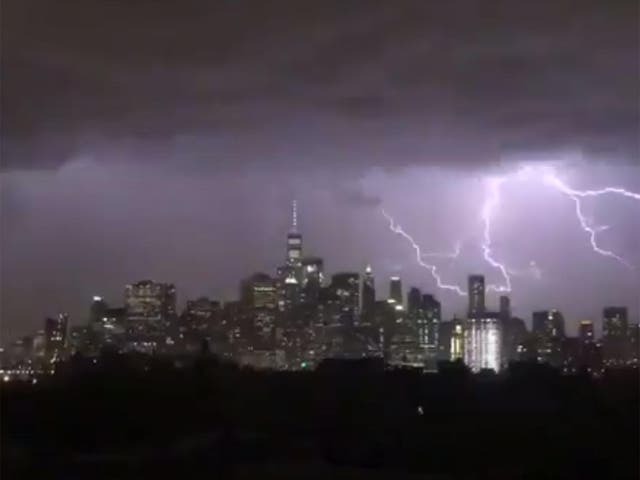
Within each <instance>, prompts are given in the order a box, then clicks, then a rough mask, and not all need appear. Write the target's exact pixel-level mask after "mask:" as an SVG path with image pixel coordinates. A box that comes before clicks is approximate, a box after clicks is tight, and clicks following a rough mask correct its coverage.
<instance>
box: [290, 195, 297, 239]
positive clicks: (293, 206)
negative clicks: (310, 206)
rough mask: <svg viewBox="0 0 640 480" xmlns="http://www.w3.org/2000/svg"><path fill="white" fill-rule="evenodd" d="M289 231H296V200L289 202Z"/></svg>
mask: <svg viewBox="0 0 640 480" xmlns="http://www.w3.org/2000/svg"><path fill="white" fill-rule="evenodd" d="M291 231H292V232H297V231H298V202H297V200H293V201H292V202H291Z"/></svg>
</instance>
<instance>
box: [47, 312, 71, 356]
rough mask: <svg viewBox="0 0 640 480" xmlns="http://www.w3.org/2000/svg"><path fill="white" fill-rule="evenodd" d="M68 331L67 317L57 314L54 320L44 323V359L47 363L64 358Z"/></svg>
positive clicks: (63, 314)
mask: <svg viewBox="0 0 640 480" xmlns="http://www.w3.org/2000/svg"><path fill="white" fill-rule="evenodd" d="M68 331H69V316H68V315H67V314H66V313H61V314H59V315H58V316H57V317H56V318H47V319H45V321H44V336H45V357H46V360H47V362H49V363H52V364H53V363H57V362H59V361H60V360H62V359H63V358H64V356H65V355H66V351H67V334H68Z"/></svg>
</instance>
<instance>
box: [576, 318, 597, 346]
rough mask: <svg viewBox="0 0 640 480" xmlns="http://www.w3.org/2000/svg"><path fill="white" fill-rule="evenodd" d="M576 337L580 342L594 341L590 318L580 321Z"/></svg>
mask: <svg viewBox="0 0 640 480" xmlns="http://www.w3.org/2000/svg"><path fill="white" fill-rule="evenodd" d="M578 338H579V339H580V343H582V344H587V343H592V342H594V341H595V334H594V330H593V322H592V321H591V320H582V321H581V322H580V327H579V330H578Z"/></svg>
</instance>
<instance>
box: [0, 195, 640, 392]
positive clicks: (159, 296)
mask: <svg viewBox="0 0 640 480" xmlns="http://www.w3.org/2000/svg"><path fill="white" fill-rule="evenodd" d="M468 282H469V285H468V287H469V288H468V291H469V296H468V311H467V315H466V317H465V318H457V317H454V318H453V319H451V320H448V321H443V320H442V314H441V305H440V302H439V301H438V300H437V299H436V298H435V297H434V296H433V295H431V294H428V293H425V294H423V293H422V292H421V291H420V290H419V289H418V288H415V287H413V288H410V289H409V291H408V292H407V294H406V297H405V295H404V293H403V286H402V280H401V279H400V277H397V276H394V277H391V278H390V280H389V285H388V298H386V299H378V297H379V295H376V282H375V278H374V274H373V271H372V269H371V267H370V266H367V267H366V269H365V270H364V272H363V273H362V274H360V273H359V272H344V273H336V274H334V275H332V276H331V278H330V279H329V281H327V279H326V278H325V274H324V267H323V261H322V259H321V258H317V257H306V256H304V255H303V241H302V235H301V234H300V233H299V232H298V231H297V226H296V220H295V204H294V221H293V225H292V228H291V231H290V232H289V234H288V235H287V240H286V257H285V262H284V264H283V265H282V266H280V267H278V268H277V270H276V272H275V274H274V275H269V274H266V273H256V274H254V275H251V276H250V277H249V278H246V279H245V280H243V281H242V282H241V284H240V298H239V300H237V301H228V302H224V303H221V302H218V301H215V300H211V299H209V298H205V297H203V298H198V299H194V300H188V301H187V302H186V306H185V308H184V310H183V311H182V312H178V310H177V308H176V289H175V287H174V285H172V284H166V283H157V282H153V281H149V280H144V281H140V282H137V283H133V284H131V285H127V286H126V287H125V290H124V298H123V300H124V306H118V307H112V306H110V305H109V304H108V303H107V302H106V301H105V300H104V299H103V298H102V297H98V296H96V297H93V301H92V302H91V305H90V308H89V318H88V321H87V322H86V323H85V324H84V325H76V326H71V325H70V324H69V318H68V316H67V315H65V314H60V315H58V316H57V317H56V318H47V319H46V320H45V324H44V330H41V331H38V332H36V333H35V334H34V335H31V336H27V337H24V338H22V339H20V340H18V341H16V342H14V343H13V344H11V345H10V346H8V347H7V348H6V349H3V352H2V354H3V357H2V375H3V377H4V379H5V380H7V379H10V378H11V377H12V376H20V375H29V374H33V373H38V372H40V373H43V372H46V373H49V372H52V371H54V370H55V366H56V364H57V363H58V362H60V361H62V360H64V359H65V358H68V357H69V356H71V355H74V354H81V355H83V356H86V357H96V358H97V357H98V356H100V355H101V354H103V353H104V352H105V351H112V352H120V353H126V352H138V353H145V354H154V355H174V356H184V355H187V356H189V355H198V354H200V353H202V352H206V351H211V352H214V353H215V354H216V355H218V356H220V357H222V358H227V359H229V360H233V361H235V362H237V363H239V364H242V365H250V366H253V367H255V368H270V369H281V370H298V369H311V368H314V367H315V366H316V365H318V363H319V362H321V361H322V360H324V359H327V358H352V359H357V358H363V357H369V358H370V357H374V358H379V359H381V360H383V361H384V363H385V364H387V365H389V366H395V367H417V368H422V369H424V370H426V371H435V370H436V369H437V365H438V363H439V362H441V361H455V360H461V361H463V362H464V363H465V364H466V365H467V366H469V368H470V369H471V370H472V371H475V372H478V371H481V370H487V369H488V370H493V371H496V372H497V371H499V370H500V369H501V368H504V367H505V366H506V365H507V364H508V363H509V362H511V361H521V360H525V361H536V362H543V363H549V364H550V365H552V366H554V367H557V368H559V369H562V370H563V371H564V372H566V373H574V372H578V371H582V370H586V371H590V372H592V373H594V374H598V373H599V372H601V371H602V370H603V369H604V368H613V367H622V366H628V365H637V363H638V350H639V348H638V341H639V338H640V329H639V327H638V325H637V324H634V325H630V324H629V322H628V318H627V310H626V308H624V307H607V308H605V309H604V311H603V335H602V337H601V339H600V340H596V337H595V334H594V326H593V323H592V322H591V321H587V320H585V321H582V322H581V323H580V329H579V334H578V336H577V337H569V336H567V335H566V334H565V325H564V318H563V316H562V314H561V313H560V312H559V311H557V310H548V311H539V312H534V313H533V317H532V329H531V331H529V330H528V329H527V327H526V325H525V322H524V321H523V320H522V319H520V318H516V317H514V316H513V315H512V314H511V307H510V301H509V297H507V296H502V297H500V304H499V309H498V310H497V311H491V310H489V309H487V307H486V305H485V282H484V277H483V276H481V275H471V276H469V278H468ZM385 290H386V289H385Z"/></svg>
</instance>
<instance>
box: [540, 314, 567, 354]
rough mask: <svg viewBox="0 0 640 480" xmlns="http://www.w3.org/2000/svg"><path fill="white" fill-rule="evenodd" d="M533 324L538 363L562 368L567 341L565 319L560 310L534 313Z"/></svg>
mask: <svg viewBox="0 0 640 480" xmlns="http://www.w3.org/2000/svg"><path fill="white" fill-rule="evenodd" d="M532 324H533V328H532V334H533V338H534V339H535V349H536V351H537V359H538V361H539V362H542V363H549V364H551V365H553V366H555V367H560V366H561V365H562V343H563V341H564V339H565V330H564V317H563V316H562V314H561V313H560V312H559V311H558V310H542V311H537V312H533V316H532Z"/></svg>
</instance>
